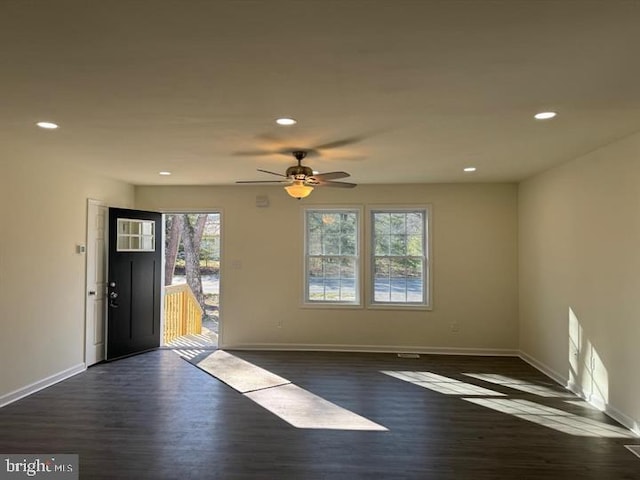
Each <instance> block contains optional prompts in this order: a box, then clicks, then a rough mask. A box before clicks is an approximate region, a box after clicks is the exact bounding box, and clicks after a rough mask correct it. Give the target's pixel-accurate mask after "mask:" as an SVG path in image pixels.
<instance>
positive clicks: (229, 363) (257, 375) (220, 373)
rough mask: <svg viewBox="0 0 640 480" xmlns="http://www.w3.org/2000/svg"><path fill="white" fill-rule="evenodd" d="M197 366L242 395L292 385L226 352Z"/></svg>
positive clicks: (210, 356) (284, 379) (204, 360)
mask: <svg viewBox="0 0 640 480" xmlns="http://www.w3.org/2000/svg"><path fill="white" fill-rule="evenodd" d="M197 366H198V367H200V368H202V369H203V370H206V371H207V372H209V373H210V374H211V375H213V376H214V377H216V378H217V379H219V380H221V381H223V382H224V383H226V384H227V385H229V386H230V387H231V388H233V389H234V390H237V391H238V392H240V393H247V392H252V391H254V390H261V389H263V388H271V387H277V386H278V385H285V384H287V383H291V382H290V381H289V380H287V379H286V378H282V377H281V376H279V375H276V374H275V373H271V372H270V371H269V370H265V369H264V368H260V367H258V366H257V365H254V364H253V363H250V362H247V361H246V360H242V359H241V358H238V357H236V356H235V355H232V354H230V353H228V352H225V351H224V350H216V351H215V352H213V353H212V354H211V355H209V356H207V357H206V358H204V359H202V360H200V361H199V362H198V363H197Z"/></svg>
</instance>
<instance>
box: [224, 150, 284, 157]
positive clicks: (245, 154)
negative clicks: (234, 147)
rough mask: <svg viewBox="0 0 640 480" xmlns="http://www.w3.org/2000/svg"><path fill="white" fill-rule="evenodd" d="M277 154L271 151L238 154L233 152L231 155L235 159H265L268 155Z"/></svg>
mask: <svg viewBox="0 0 640 480" xmlns="http://www.w3.org/2000/svg"><path fill="white" fill-rule="evenodd" d="M274 153H277V152H272V151H270V150H241V151H238V152H233V153H232V154H231V155H233V156H235V157H264V156H266V155H273V154H274Z"/></svg>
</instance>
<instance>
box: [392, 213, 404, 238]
mask: <svg viewBox="0 0 640 480" xmlns="http://www.w3.org/2000/svg"><path fill="white" fill-rule="evenodd" d="M406 216H407V215H406V214H405V213H392V214H391V215H390V220H391V233H402V234H404V233H406V227H405V218H406Z"/></svg>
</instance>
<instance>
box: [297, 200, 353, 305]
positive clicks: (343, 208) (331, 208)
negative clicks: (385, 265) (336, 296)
mask: <svg viewBox="0 0 640 480" xmlns="http://www.w3.org/2000/svg"><path fill="white" fill-rule="evenodd" d="M301 212H302V225H303V243H302V263H303V275H302V295H301V297H302V307H303V308H343V309H344V308H347V309H351V308H363V307H364V301H363V298H364V297H363V283H364V282H363V278H364V265H363V264H364V262H363V261H362V258H363V254H364V252H363V238H364V237H363V233H364V225H363V224H364V221H363V218H364V217H363V216H364V209H363V208H362V206H358V205H309V206H303V207H302V208H301ZM309 212H326V213H340V212H353V213H355V214H356V223H357V224H356V235H357V238H356V243H355V245H356V255H355V262H356V268H355V271H356V279H355V280H356V286H355V293H356V300H355V301H353V302H350V301H327V300H311V299H309V296H308V293H309V290H308V288H309V281H308V270H309V263H308V257H309V255H308V240H309V239H308V233H309V232H308V227H307V218H308V217H307V214H308V213H309ZM328 256H329V255H328ZM331 256H340V255H331Z"/></svg>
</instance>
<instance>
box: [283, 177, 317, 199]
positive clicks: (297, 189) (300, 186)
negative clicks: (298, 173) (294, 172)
mask: <svg viewBox="0 0 640 480" xmlns="http://www.w3.org/2000/svg"><path fill="white" fill-rule="evenodd" d="M284 189H285V190H286V191H287V193H288V194H289V196H291V197H293V198H297V199H298V200H300V199H301V198H306V197H308V196H309V195H311V192H313V187H312V186H311V185H305V184H304V182H303V181H300V180H296V181H295V182H293V183H292V184H291V185H287V186H286V187H284Z"/></svg>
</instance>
